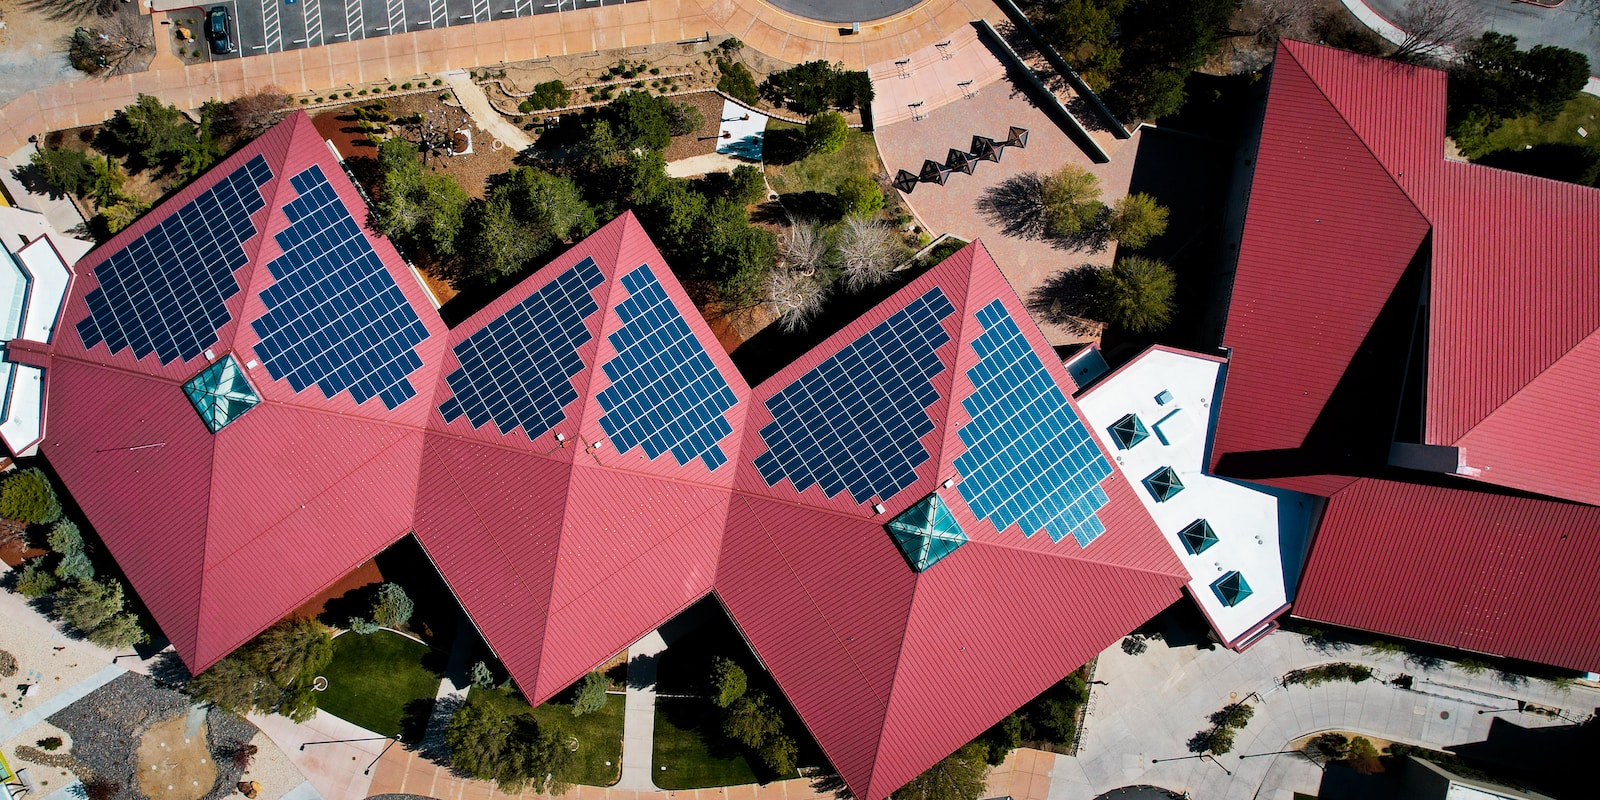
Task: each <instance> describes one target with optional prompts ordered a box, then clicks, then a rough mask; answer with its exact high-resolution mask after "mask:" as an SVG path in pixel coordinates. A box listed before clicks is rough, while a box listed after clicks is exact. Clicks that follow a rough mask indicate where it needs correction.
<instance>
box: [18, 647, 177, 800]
mask: <svg viewBox="0 0 1600 800" xmlns="http://www.w3.org/2000/svg"><path fill="white" fill-rule="evenodd" d="M188 709H189V697H188V696H187V695H184V694H182V693H180V692H175V691H172V690H171V689H162V688H160V687H158V686H156V684H155V683H154V682H153V681H151V680H150V679H149V678H146V677H145V676H143V675H137V674H134V673H128V674H126V675H122V676H120V677H118V678H116V679H115V680H113V681H111V682H110V683H108V684H106V685H105V686H102V687H100V688H99V689H96V690H95V691H93V692H90V693H89V695H88V696H86V697H84V698H83V699H82V700H79V701H78V702H76V703H73V704H72V705H70V706H67V707H66V708H64V709H62V710H61V711H59V712H57V713H56V714H55V715H54V716H52V717H50V722H51V723H53V724H55V725H56V726H58V727H60V728H61V729H63V730H65V731H66V732H67V733H69V734H71V735H72V740H73V742H74V745H73V748H72V754H73V756H74V757H76V758H77V759H78V763H80V764H82V765H83V766H84V767H86V768H87V769H88V770H89V771H90V773H91V774H93V775H94V776H95V777H97V778H106V779H109V780H113V781H116V782H117V783H118V784H119V785H120V786H121V787H122V788H121V789H120V790H119V791H118V792H117V794H116V795H115V800H138V798H140V797H141V796H142V795H140V794H139V790H138V788H137V782H136V781H135V780H134V770H135V766H136V763H135V762H136V759H135V757H134V753H135V751H136V750H138V747H139V736H140V734H142V733H143V732H144V731H145V729H147V728H149V727H150V726H151V725H153V724H155V723H157V722H160V721H161V720H165V719H171V718H172V717H175V716H178V715H179V714H182V713H184V712H186V711H187V710H188Z"/></svg>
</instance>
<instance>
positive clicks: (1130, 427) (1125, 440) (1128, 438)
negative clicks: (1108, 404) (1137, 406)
mask: <svg viewBox="0 0 1600 800" xmlns="http://www.w3.org/2000/svg"><path fill="white" fill-rule="evenodd" d="M1111 435H1112V436H1115V437H1116V438H1117V446H1118V447H1121V448H1122V449H1123V450H1127V449H1128V448H1130V447H1133V446H1134V445H1136V444H1138V443H1140V442H1142V441H1144V440H1146V439H1148V438H1150V432H1149V431H1147V430H1145V428H1144V423H1143V422H1140V421H1139V415H1138V414H1129V415H1127V416H1125V417H1123V418H1122V419H1119V420H1117V421H1116V422H1113V423H1111Z"/></svg>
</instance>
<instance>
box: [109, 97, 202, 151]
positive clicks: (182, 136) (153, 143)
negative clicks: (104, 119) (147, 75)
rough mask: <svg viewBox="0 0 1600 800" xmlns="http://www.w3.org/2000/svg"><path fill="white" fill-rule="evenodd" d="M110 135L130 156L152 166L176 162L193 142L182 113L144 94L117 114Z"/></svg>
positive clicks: (192, 135) (192, 131)
mask: <svg viewBox="0 0 1600 800" xmlns="http://www.w3.org/2000/svg"><path fill="white" fill-rule="evenodd" d="M110 132H111V136H112V138H113V139H114V140H115V141H116V142H118V143H119V144H121V145H122V146H123V147H124V148H126V149H127V151H128V152H129V153H130V154H131V155H133V156H135V157H137V158H138V159H139V160H140V161H141V162H142V163H144V164H148V165H154V166H165V165H166V164H169V163H171V162H173V161H175V160H176V159H178V158H179V157H180V156H182V155H183V153H184V151H185V150H186V149H187V148H188V147H189V146H190V144H191V143H192V142H193V140H194V138H195V129H194V124H193V123H191V122H190V121H189V119H188V117H185V116H184V115H183V112H182V111H179V110H178V109H177V107H176V106H170V105H164V104H162V102H161V100H160V99H159V98H157V97H154V96H152V95H148V94H141V95H139V99H138V100H135V101H134V102H133V104H132V105H129V106H127V107H126V108H123V109H121V110H119V111H118V112H117V114H116V117H115V118H113V120H112V123H111V126H110Z"/></svg>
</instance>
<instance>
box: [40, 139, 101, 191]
mask: <svg viewBox="0 0 1600 800" xmlns="http://www.w3.org/2000/svg"><path fill="white" fill-rule="evenodd" d="M28 161H29V163H31V164H32V165H33V166H34V167H35V168H37V169H38V170H39V175H40V176H41V177H43V178H44V181H45V183H48V184H49V185H50V186H52V187H54V188H56V189H59V190H61V191H63V192H66V193H68V194H75V195H79V196H82V195H85V194H87V193H88V192H89V187H90V186H91V185H93V183H94V166H93V163H92V162H93V159H90V158H89V156H87V155H85V154H84V152H83V151H82V150H73V149H70V148H60V149H56V148H50V147H41V148H39V149H38V150H37V151H36V152H34V154H33V155H31V156H29V157H28Z"/></svg>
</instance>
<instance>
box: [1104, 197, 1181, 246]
mask: <svg viewBox="0 0 1600 800" xmlns="http://www.w3.org/2000/svg"><path fill="white" fill-rule="evenodd" d="M1106 224H1107V227H1108V228H1109V229H1110V232H1111V238H1113V239H1116V240H1117V241H1119V242H1121V243H1123V244H1125V245H1127V246H1128V247H1131V248H1133V249H1135V250H1137V249H1139V248H1141V247H1144V246H1145V245H1147V244H1149V243H1150V240H1151V239H1154V238H1156V237H1157V236H1160V235H1161V234H1162V233H1165V232H1166V230H1167V209H1166V208H1164V207H1163V206H1162V205H1161V204H1160V203H1157V202H1156V199H1155V198H1154V197H1151V196H1150V195H1147V194H1145V193H1143V192H1134V193H1133V194H1130V195H1126V196H1124V197H1122V198H1121V199H1119V200H1117V202H1116V203H1114V204H1113V205H1112V206H1111V214H1110V216H1109V217H1108V218H1107V220H1106Z"/></svg>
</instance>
